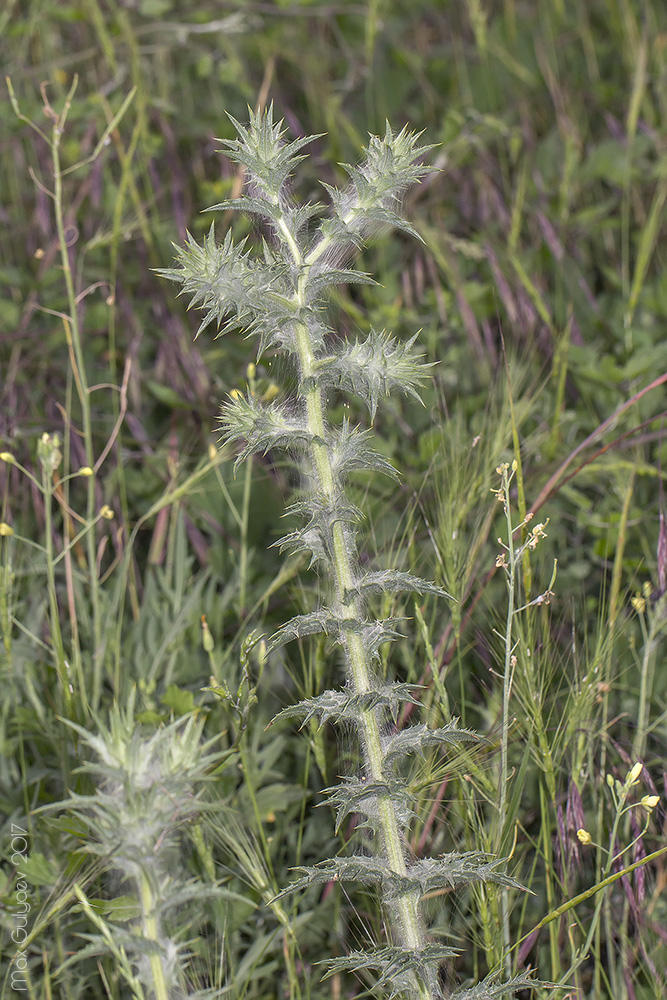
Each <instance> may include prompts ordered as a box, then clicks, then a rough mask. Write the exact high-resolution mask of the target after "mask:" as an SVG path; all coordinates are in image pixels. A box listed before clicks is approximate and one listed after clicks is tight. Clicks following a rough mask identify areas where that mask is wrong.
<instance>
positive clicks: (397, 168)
mask: <svg viewBox="0 0 667 1000" xmlns="http://www.w3.org/2000/svg"><path fill="white" fill-rule="evenodd" d="M231 120H232V122H233V124H234V127H235V129H236V132H237V138H235V139H232V140H226V141H224V143H223V146H224V151H225V152H226V153H227V155H228V156H229V157H230V158H231V159H232V160H233V161H235V162H236V163H238V164H241V165H242V166H243V167H244V168H245V174H246V189H245V193H244V194H243V196H242V197H239V198H235V199H232V200H228V201H224V202H222V203H220V204H218V205H215V206H213V208H214V209H217V210H223V211H228V210H230V209H231V210H239V211H242V212H247V213H250V214H251V215H252V216H255V217H257V218H258V219H259V220H260V221H261V223H263V225H264V226H265V228H266V235H265V238H264V239H263V240H262V245H261V253H257V254H255V255H253V254H252V253H251V251H250V250H249V249H247V248H246V243H245V241H243V242H240V243H235V242H234V241H233V239H232V236H231V234H230V233H227V235H226V236H225V238H224V240H223V241H222V243H219V242H217V241H216V237H215V233H214V228H213V226H211V229H210V231H209V233H208V235H207V236H206V237H205V238H204V240H203V242H202V243H201V244H198V243H197V242H196V241H195V240H194V239H193V238H192V236H188V238H187V242H186V244H185V246H184V247H182V248H178V247H177V248H176V252H177V266H176V267H174V268H171V269H166V270H162V271H161V272H160V273H161V274H162V275H163V276H165V277H167V278H169V279H171V280H174V281H176V282H178V283H179V284H180V285H181V286H182V289H181V291H182V293H184V294H186V295H188V296H189V297H190V305H191V306H196V307H198V308H200V309H201V310H203V313H204V316H203V320H202V322H201V325H200V327H199V330H198V334H199V333H201V331H202V330H204V329H205V328H207V327H208V326H210V325H212V324H215V325H216V326H217V327H218V328H220V327H221V326H222V328H223V332H228V331H230V330H232V329H234V328H236V329H238V330H240V331H242V332H243V333H245V334H246V336H254V337H256V338H257V340H258V348H257V356H258V358H259V357H260V356H261V355H263V354H264V353H265V352H267V351H272V352H277V353H278V354H281V355H282V356H283V357H284V358H285V359H286V360H287V361H288V362H289V365H290V366H291V369H292V371H293V373H294V376H295V377H294V382H295V387H294V390H293V392H292V394H291V396H290V397H289V398H284V399H279V400H274V401H271V402H266V401H262V400H261V399H260V398H259V397H258V395H257V394H254V393H252V392H248V393H246V394H242V393H240V392H238V391H235V392H234V393H233V394H232V397H231V398H230V399H229V400H228V401H227V402H226V403H225V404H224V405H223V407H222V419H221V423H222V429H223V441H224V442H226V443H229V442H232V441H235V440H237V439H242V440H243V441H244V442H245V444H244V446H243V448H242V450H241V453H240V455H239V457H238V460H237V465H238V463H240V462H243V461H244V460H245V459H247V458H248V457H249V456H250V455H252V454H256V453H259V454H262V455H265V454H266V453H267V452H270V451H273V450H274V449H282V450H283V451H286V452H287V453H288V454H289V455H290V456H291V458H292V459H293V461H294V462H295V464H296V465H297V467H298V470H299V473H300V481H301V488H300V489H299V491H298V494H297V496H296V498H295V500H294V502H293V503H292V504H291V506H290V507H289V508H288V511H289V513H291V514H292V515H293V516H295V517H296V518H298V519H299V526H298V527H297V528H296V529H295V530H294V531H292V532H290V533H289V534H287V535H286V536H285V537H284V538H282V539H281V540H280V541H279V542H278V543H276V544H277V545H278V546H279V548H280V550H281V551H282V552H286V553H290V554H291V553H308V554H309V556H310V566H311V567H312V566H315V565H316V566H317V568H318V570H319V572H320V575H321V577H322V579H323V580H324V581H325V586H326V587H327V589H328V598H327V600H326V602H325V603H322V604H321V605H320V606H319V607H317V608H315V609H313V610H312V611H309V612H308V613H306V614H302V615H298V616H297V617H295V618H292V619H291V620H290V621H288V622H286V623H285V624H284V625H283V626H282V627H281V628H279V629H278V630H277V632H275V634H274V635H273V636H272V637H271V638H270V639H269V640H268V642H267V651H268V653H269V654H270V653H271V652H272V651H274V650H276V649H278V648H279V647H281V646H283V645H284V644H286V643H288V642H290V641H292V640H295V639H301V638H303V637H305V636H310V635H313V634H317V633H324V634H325V635H326V636H328V637H329V638H330V639H331V640H332V641H333V644H335V645H336V646H338V647H340V649H341V650H342V655H343V659H344V663H345V670H346V684H345V686H344V687H343V688H342V689H340V690H330V691H324V692H323V693H321V694H319V695H317V696H315V697H312V698H309V699H307V700H306V701H304V702H301V703H300V704H298V705H296V706H292V707H289V708H288V709H286V710H285V711H283V712H282V713H280V714H281V716H283V717H285V716H301V717H303V719H304V725H305V723H306V722H309V721H311V720H315V721H316V723H317V724H319V726H322V725H324V723H325V722H331V723H333V724H334V725H335V724H338V723H344V724H345V725H346V727H347V728H349V727H350V726H351V727H352V728H353V729H354V730H356V734H357V739H358V747H359V757H360V771H359V773H358V774H357V775H354V776H350V777H347V778H346V779H345V780H343V781H342V783H341V784H340V785H339V786H337V787H336V788H333V789H326V790H325V791H326V794H327V795H328V796H329V800H330V802H331V803H332V805H333V807H334V809H335V811H336V826H337V828H340V826H341V824H342V823H343V821H344V820H345V819H346V818H347V817H349V816H350V815H355V816H357V817H358V822H357V826H358V827H362V828H364V829H366V830H367V831H368V837H367V844H368V845H370V849H368V848H367V849H365V850H364V852H363V853H359V854H357V855H355V856H353V857H347V858H345V857H344V858H330V859H327V860H323V861H322V862H320V863H319V864H317V865H316V866H314V867H311V868H303V869H300V874H299V877H298V878H297V879H296V880H295V881H294V882H293V883H292V885H290V886H289V887H288V888H287V889H285V890H284V892H285V893H287V892H293V891H294V890H295V889H301V888H307V887H309V886H313V885H317V884H319V883H325V882H330V881H337V880H340V881H344V880H354V881H360V882H362V883H365V884H370V885H373V886H375V887H377V889H378V890H379V895H380V899H381V903H382V908H383V913H384V917H385V924H386V927H387V929H388V930H387V933H388V941H386V942H380V943H379V944H378V947H377V948H375V949H374V950H371V951H368V952H362V951H355V952H353V953H352V954H350V955H348V956H346V957H344V958H337V959H335V960H332V961H331V962H330V963H329V966H330V967H329V973H328V974H332V973H334V972H338V971H340V970H341V969H347V970H353V971H355V972H363V974H364V975H367V974H368V973H369V972H370V973H372V974H374V975H375V986H376V987H377V988H378V989H379V991H380V992H381V993H384V994H385V995H387V996H390V997H399V996H400V997H415V998H416V997H419V998H421V1000H427V998H432V997H442V996H443V995H444V993H443V987H442V986H441V982H440V977H439V967H440V966H441V964H442V963H443V962H444V961H446V960H447V959H450V958H451V957H453V956H454V955H455V954H456V952H454V951H453V950H452V949H451V948H449V947H448V946H445V945H443V944H440V943H438V942H437V941H434V940H431V939H430V938H429V935H428V933H427V921H426V914H425V912H424V908H423V905H422V903H423V899H424V896H425V895H426V894H427V893H432V892H434V891H436V892H437V891H439V890H451V889H452V888H457V887H460V886H463V885H466V884H470V883H472V882H480V881H485V882H486V881H490V882H495V883H498V884H500V885H506V886H513V887H519V886H518V883H516V882H515V881H514V880H513V879H512V878H510V877H509V876H508V875H506V874H504V873H503V872H502V871H500V870H499V866H498V862H497V861H496V860H495V859H492V858H489V857H488V856H486V855H483V854H481V853H466V854H448V855H446V856H444V857H440V858H426V859H417V858H414V857H411V856H410V853H409V850H408V847H407V844H408V838H407V836H406V834H407V831H408V828H409V826H410V823H411V819H412V816H413V810H412V797H411V794H410V788H409V785H408V782H407V781H406V779H405V777H404V775H403V774H402V770H401V764H402V762H404V761H405V759H406V757H408V756H409V755H412V754H415V753H416V754H424V753H426V752H427V750H428V749H430V748H441V749H447V748H449V747H452V746H456V745H458V744H461V743H464V742H465V743H472V742H474V741H475V740H477V739H478V737H476V736H475V734H473V733H471V732H469V731H467V730H463V729H460V728H459V727H458V726H457V723H456V720H452V721H451V722H450V723H449V724H448V725H446V726H444V727H442V728H438V729H429V728H427V727H426V726H424V725H415V726H412V727H409V728H406V729H404V730H402V731H396V725H395V723H396V719H397V717H398V711H399V708H400V706H401V705H402V704H405V703H410V702H411V703H413V704H416V703H417V697H416V696H417V692H416V690H415V688H414V687H412V686H410V685H408V684H405V683H397V682H394V683H387V682H385V681H384V680H383V679H381V677H380V675H379V672H378V670H377V662H378V659H379V653H380V649H381V647H382V646H383V645H384V644H385V643H387V642H391V641H392V640H395V639H396V638H397V637H398V635H399V633H398V631H397V626H398V624H399V622H398V620H397V619H395V618H388V619H387V618H385V619H378V618H376V617H374V615H373V614H372V613H371V610H370V608H371V602H372V599H373V598H374V597H375V596H377V595H378V594H380V595H382V594H386V593H390V592H391V593H394V592H401V591H403V592H412V593H415V594H417V595H426V594H433V595H437V596H438V597H441V598H447V597H448V595H447V594H446V593H445V592H444V590H442V588H441V587H439V586H437V585H436V584H435V583H431V582H428V581H426V580H423V579H420V578H418V577H416V576H413V575H411V574H409V573H406V572H400V571H398V570H379V571H373V570H368V569H367V568H366V563H365V561H364V563H363V567H362V560H360V557H359V552H358V547H357V534H358V525H359V522H360V520H361V518H362V514H361V511H360V510H359V509H358V507H357V506H356V505H355V504H354V503H353V502H352V500H351V498H350V492H349V479H350V476H352V475H353V474H354V473H355V472H356V471H357V470H360V471H363V472H370V473H373V474H382V475H386V476H389V477H391V478H394V479H396V478H398V475H397V472H396V470H395V469H394V467H393V466H392V465H391V464H390V463H389V462H388V461H387V460H386V459H385V458H384V457H382V456H381V455H380V454H378V453H377V452H376V451H375V450H373V448H372V447H371V441H370V438H371V431H370V430H367V429H362V428H361V427H358V426H353V425H352V424H351V423H350V421H349V420H348V419H347V418H344V419H343V420H342V421H341V422H339V423H337V424H336V423H333V422H332V421H331V420H330V419H329V417H328V414H327V405H328V399H329V397H330V396H331V395H332V394H333V393H338V392H343V393H351V394H352V395H353V396H356V397H357V398H358V399H360V400H361V401H362V402H363V404H365V406H366V408H367V410H368V414H369V417H370V421H371V422H372V421H373V419H374V417H375V413H376V410H377V407H378V404H379V402H380V400H381V399H383V398H384V397H386V396H388V395H389V394H390V393H392V392H397V393H402V394H404V395H407V396H412V397H416V398H419V397H418V390H419V388H420V386H421V385H422V384H423V383H424V381H425V379H426V377H427V375H428V369H429V365H427V364H425V363H424V362H423V360H422V355H421V354H420V350H419V347H418V345H417V343H416V337H414V338H412V339H410V340H409V341H408V342H407V343H401V342H399V341H398V340H396V339H395V338H394V337H393V336H391V335H390V334H389V333H387V332H384V331H382V332H378V331H375V330H371V331H370V333H368V334H367V335H366V336H359V337H357V338H356V339H354V340H351V341H347V342H345V341H343V340H340V339H337V338H336V337H335V336H334V332H333V331H332V330H331V329H330V327H329V325H328V323H327V316H326V300H327V294H328V293H329V292H330V290H331V289H332V288H333V287H335V286H336V285H339V284H341V283H348V282H362V283H366V284H372V283H373V281H372V279H371V278H370V277H369V276H368V275H367V274H364V273H361V272H359V271H356V270H353V269H350V268H349V267H348V266H347V265H348V264H349V263H350V261H351V258H352V257H353V256H354V254H355V252H356V251H357V250H358V249H359V248H360V247H361V246H362V245H364V244H365V243H366V242H367V241H368V240H369V238H371V237H374V236H376V235H377V234H378V233H379V232H380V231H382V230H385V229H387V228H390V227H393V228H397V229H400V230H402V231H403V232H406V233H410V234H412V235H413V236H418V234H417V233H416V232H415V230H414V229H413V228H412V226H410V224H409V223H408V222H406V221H405V220H404V219H403V218H402V217H401V215H400V214H399V208H400V202H401V196H402V195H403V194H404V192H405V191H406V189H407V188H408V187H409V186H411V185H412V184H414V183H416V182H418V181H419V180H420V178H421V177H423V176H424V175H425V174H426V173H427V172H429V170H430V169H431V168H429V167H428V166H425V165H424V163H423V160H424V157H425V155H426V154H427V152H428V151H429V149H431V148H432V147H428V146H422V147H420V146H419V145H418V141H419V136H418V135H415V134H413V133H411V132H409V131H408V130H407V129H403V130H402V131H400V132H398V133H395V132H393V131H392V129H391V128H390V127H389V125H387V127H386V130H385V134H384V135H383V136H381V137H374V136H372V137H371V139H370V142H369V144H368V146H367V147H366V149H365V151H364V156H363V159H362V161H361V162H360V163H359V164H358V165H357V166H350V165H347V164H345V165H344V169H345V171H346V173H347V175H348V178H349V183H348V184H347V185H346V186H345V187H343V188H342V189H341V188H336V187H332V186H331V185H329V184H324V185H323V186H324V188H325V190H326V192H327V193H328V195H329V198H330V208H329V211H328V212H326V213H324V212H323V209H322V206H321V205H319V204H312V203H306V204H299V203H297V201H296V200H295V199H294V198H293V197H292V195H291V193H290V190H289V180H290V176H291V173H292V170H293V168H294V167H295V166H296V164H297V163H299V161H301V160H302V159H303V157H304V154H303V152H302V150H303V148H304V147H305V146H306V145H307V143H309V142H311V141H312V139H313V138H316V137H306V138H300V139H296V140H293V141H287V140H286V139H285V134H284V130H283V128H282V123H281V122H274V119H273V111H272V108H269V109H268V110H267V111H266V112H258V113H256V114H255V113H253V112H252V111H251V112H250V124H249V126H247V127H245V126H243V125H241V124H239V123H238V122H237V121H235V120H234V119H233V118H232V119H231ZM281 895H282V894H281ZM529 983H530V980H529V979H527V977H525V976H519V977H516V978H514V979H512V980H511V981H510V982H506V983H500V982H499V981H498V980H497V979H489V980H487V981H486V982H485V983H484V984H479V985H478V986H474V987H473V988H472V989H470V990H463V991H461V992H459V993H458V994H456V995H457V996H459V997H469V998H472V997H475V998H479V1000H482V998H486V997H499V996H503V995H509V994H510V993H512V992H513V991H514V990H516V989H518V988H520V987H525V986H527V985H529Z"/></svg>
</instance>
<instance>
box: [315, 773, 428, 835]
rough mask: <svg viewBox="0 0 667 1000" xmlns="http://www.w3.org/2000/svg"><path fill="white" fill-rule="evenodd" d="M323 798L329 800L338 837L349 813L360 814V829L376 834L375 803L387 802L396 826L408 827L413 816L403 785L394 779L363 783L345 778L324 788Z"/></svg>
mask: <svg viewBox="0 0 667 1000" xmlns="http://www.w3.org/2000/svg"><path fill="white" fill-rule="evenodd" d="M323 794H324V795H327V796H328V802H329V804H331V805H333V806H334V808H335V809H336V827H335V832H336V833H338V831H339V830H340V827H341V824H342V822H343V820H344V819H346V817H347V816H349V815H350V814H351V813H360V814H361V815H363V816H365V817H366V822H364V823H363V824H360V825H362V826H370V827H371V828H372V829H373V830H376V828H377V824H376V821H377V820H379V817H378V802H379V801H380V800H381V799H384V800H385V801H390V802H391V804H392V806H393V809H394V812H395V814H396V819H397V820H398V824H399V826H401V827H402V828H405V827H407V825H408V824H409V822H410V820H411V819H412V818H413V816H414V812H413V810H412V808H411V806H410V795H409V793H408V790H407V788H406V786H405V782H403V781H402V780H401V779H399V778H396V777H395V776H390V777H388V778H387V779H386V780H385V781H366V780H364V779H363V778H361V779H360V778H344V779H343V780H342V781H341V783H340V785H334V786H332V787H331V788H325V789H324V790H323Z"/></svg>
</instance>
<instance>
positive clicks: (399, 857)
mask: <svg viewBox="0 0 667 1000" xmlns="http://www.w3.org/2000/svg"><path fill="white" fill-rule="evenodd" d="M280 228H281V230H282V232H283V233H284V235H285V239H286V242H287V245H288V246H289V248H290V251H291V253H292V255H293V257H294V261H295V264H296V265H297V267H298V268H299V269H300V271H301V276H300V278H299V283H298V288H297V291H296V293H295V301H296V303H297V305H298V307H299V309H301V308H303V307H304V306H305V302H306V287H307V280H308V273H309V270H310V267H309V265H311V264H312V263H313V262H314V260H316V259H317V258H318V257H319V256H321V254H322V253H323V252H324V251H325V249H326V242H327V241H326V239H323V240H322V241H321V242H320V243H319V245H318V246H317V247H316V248H315V249H314V250H313V251H312V252H311V254H310V255H309V257H308V258H307V259H306V260H305V261H304V260H303V258H302V257H301V253H300V250H299V247H298V245H297V242H296V239H295V238H294V236H293V234H292V233H290V232H289V227H287V225H286V223H285V222H284V220H283V221H282V224H281V227H280ZM295 341H296V348H297V354H298V358H299V365H300V369H301V377H302V380H303V381H306V380H307V379H310V378H311V376H312V375H313V374H314V372H315V354H314V352H313V348H312V342H311V339H310V331H309V329H308V327H307V325H306V324H304V323H298V324H297V325H296V326H295ZM310 385H311V387H310V388H309V389H308V390H306V391H305V393H304V396H305V401H306V413H307V421H308V430H309V432H310V434H311V435H312V436H313V439H314V440H313V443H312V445H311V447H310V452H311V457H312V462H313V466H314V469H315V473H316V476H317V481H318V487H319V490H320V492H321V493H322V494H323V495H324V496H325V497H326V498H327V499H328V500H329V501H330V502H331V503H332V504H333V503H334V502H335V499H336V480H335V476H334V472H333V468H332V465H331V459H330V457H329V449H328V446H327V445H326V444H325V443H324V442H325V441H326V437H327V433H326V428H327V424H326V418H325V407H324V400H323V397H322V391H321V389H320V388H319V386H318V385H317V384H314V385H313V383H312V382H311V383H310ZM320 442H321V443H320ZM332 536H333V552H332V562H333V565H332V569H333V577H334V584H335V602H336V610H337V612H338V613H339V614H340V615H341V616H342V617H343V618H348V619H356V620H360V619H361V618H362V617H363V609H362V607H361V602H360V601H359V599H358V598H354V599H352V600H346V599H345V597H346V592H348V591H350V590H351V589H352V588H353V586H354V572H353V564H352V558H351V556H350V553H349V551H348V547H347V544H346V539H345V535H344V531H343V526H342V524H341V522H340V521H338V522H336V523H335V524H334V525H333V528H332ZM345 652H346V656H347V661H348V665H349V668H350V674H351V677H352V682H353V686H354V691H355V693H356V694H363V693H365V692H367V691H369V690H370V689H371V688H372V671H371V664H370V660H369V657H368V654H367V652H366V650H365V649H364V645H363V641H362V639H361V637H360V636H359V635H355V634H350V635H349V636H348V637H347V638H346V640H345ZM360 730H361V732H360V736H361V744H362V750H363V756H364V760H365V764H366V770H367V777H368V780H369V781H373V782H383V781H384V780H385V775H384V770H383V758H384V754H383V749H382V740H381V734H380V724H379V720H378V715H377V712H375V711H372V710H369V711H366V712H363V713H362V714H361V718H360ZM378 814H379V820H380V824H379V825H380V836H381V840H382V846H383V849H384V854H385V857H386V859H387V862H388V864H389V867H390V868H391V870H392V871H394V872H396V873H397V874H399V875H405V874H406V872H407V867H406V863H405V855H404V850H403V839H402V836H401V829H400V825H399V822H398V818H397V815H396V811H395V808H394V804H393V802H392V801H391V799H390V798H389V796H388V795H384V796H379V799H378ZM390 916H391V915H390ZM394 922H395V924H397V925H398V926H395V927H394V928H393V931H394V935H395V936H397V937H398V938H399V939H400V940H401V941H402V943H403V944H404V946H405V947H408V948H411V949H414V950H419V949H421V948H423V947H424V944H425V939H424V933H423V930H422V924H421V919H420V914H419V896H418V894H417V893H409V894H407V895H405V896H401V897H400V898H399V899H398V900H397V901H396V903H395V911H394ZM419 992H420V995H421V997H422V998H423V1000H428V998H430V996H431V991H430V990H429V989H428V988H427V986H426V984H424V983H421V982H420V984H419Z"/></svg>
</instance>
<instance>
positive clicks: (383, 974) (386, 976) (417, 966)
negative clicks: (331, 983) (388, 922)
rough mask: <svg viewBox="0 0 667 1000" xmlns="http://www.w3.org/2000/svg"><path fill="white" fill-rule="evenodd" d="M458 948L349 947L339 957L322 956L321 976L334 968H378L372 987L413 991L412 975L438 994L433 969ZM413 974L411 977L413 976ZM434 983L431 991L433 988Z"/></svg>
mask: <svg viewBox="0 0 667 1000" xmlns="http://www.w3.org/2000/svg"><path fill="white" fill-rule="evenodd" d="M459 954H460V951H458V950H457V949H454V948H448V947H447V946H446V945H440V944H427V945H425V946H424V947H423V948H414V949H413V948H401V947H399V946H396V945H390V946H387V947H385V948H375V949H374V950H372V951H353V952H351V953H350V954H349V955H344V956H341V957H340V958H329V959H325V961H324V962H323V963H322V964H324V965H327V966H328V970H327V972H326V974H325V975H324V976H323V979H328V978H329V977H330V976H333V975H335V974H336V973H338V972H362V971H366V970H368V971H378V972H379V973H380V976H379V978H378V979H377V981H376V983H375V987H376V988H377V987H383V988H384V989H385V990H386V991H388V992H387V993H386V995H387V996H389V997H390V998H393V997H402V996H405V995H406V993H407V994H409V993H411V992H413V991H414V979H415V978H416V979H417V982H418V983H421V984H422V985H424V986H426V987H427V988H429V989H430V990H431V991H432V993H433V995H435V996H441V995H442V994H441V993H440V990H439V989H438V987H437V983H434V982H433V980H434V979H435V976H434V971H435V970H437V967H438V966H439V965H440V964H441V963H442V962H445V961H447V960H448V959H451V958H456V957H457V956H458V955H459ZM413 977H414V978H413ZM434 987H435V992H434Z"/></svg>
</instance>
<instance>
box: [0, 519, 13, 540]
mask: <svg viewBox="0 0 667 1000" xmlns="http://www.w3.org/2000/svg"><path fill="white" fill-rule="evenodd" d="M13 534H14V529H13V528H12V526H11V524H7V522H6V521H0V536H2V537H3V538H6V537H7V536H8V535H13Z"/></svg>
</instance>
